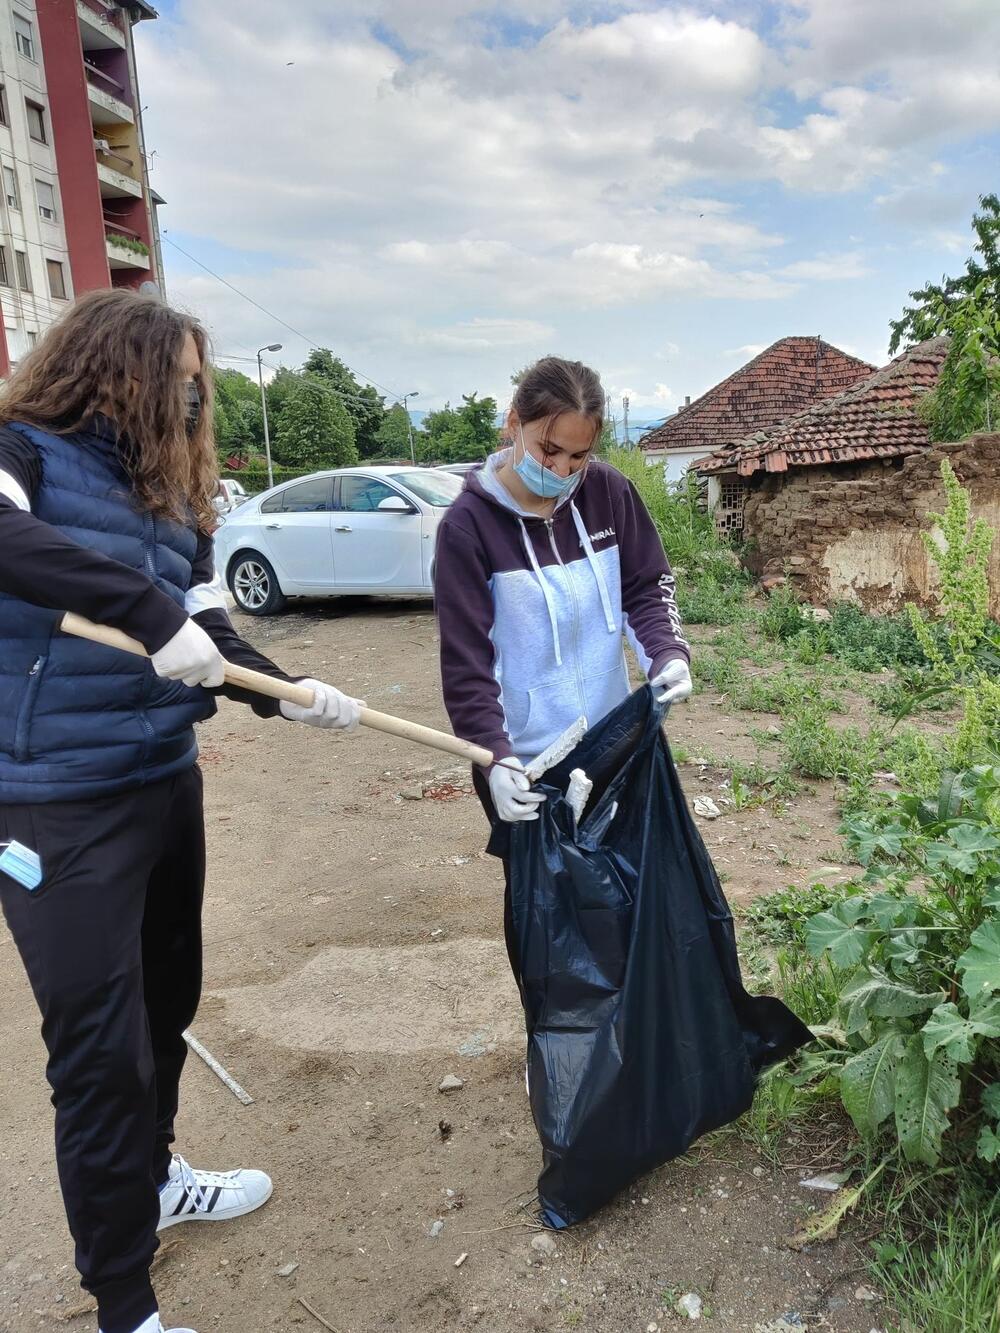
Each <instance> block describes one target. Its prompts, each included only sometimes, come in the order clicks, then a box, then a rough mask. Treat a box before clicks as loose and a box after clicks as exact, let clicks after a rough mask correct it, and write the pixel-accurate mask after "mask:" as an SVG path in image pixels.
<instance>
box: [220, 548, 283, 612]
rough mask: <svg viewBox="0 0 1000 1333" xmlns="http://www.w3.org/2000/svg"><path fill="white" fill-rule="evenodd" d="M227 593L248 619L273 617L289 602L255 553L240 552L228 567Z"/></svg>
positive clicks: (272, 573)
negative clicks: (251, 617) (232, 597)
mask: <svg viewBox="0 0 1000 1333" xmlns="http://www.w3.org/2000/svg"><path fill="white" fill-rule="evenodd" d="M229 591H230V592H231V593H232V594H233V596H234V597H235V598H236V605H237V606H238V607H239V608H240V610H241V611H245V612H246V613H247V615H248V616H273V615H275V614H276V613H277V612H278V611H282V610H284V608H285V606H286V605H287V602H288V599H287V598H286V597H285V595H284V593H283V592H282V591H281V588H280V587H279V586H278V578H277V575H276V574H275V572H274V569H273V567H272V566H271V564H270V562H269V561H267V560H265V559H264V557H263V556H262V555H258V554H257V552H256V551H241V552H240V553H239V555H238V556H236V557H235V558H234V559H233V560H232V562H231V563H230V566H229Z"/></svg>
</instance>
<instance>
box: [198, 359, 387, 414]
mask: <svg viewBox="0 0 1000 1333" xmlns="http://www.w3.org/2000/svg"><path fill="white" fill-rule="evenodd" d="M213 359H214V360H216V361H252V362H253V364H254V365H256V364H257V358H256V357H255V356H223V355H221V353H217V354H216V355H215V356H214V358H213ZM260 364H261V365H262V366H266V367H267V369H268V370H273V371H274V373H275V374H276V375H277V374H280V373H281V371H282V370H286V369H287V367H286V366H272V365H271V363H270V361H261V363H260ZM290 373H291V374H293V375H301V372H299V371H295V370H293V371H291V372H290ZM307 373H308V372H307ZM247 378H248V379H249V376H247ZM309 383H310V384H315V385H316V386H317V388H319V389H322V391H323V392H324V393H332V394H334V395H335V396H336V397H337V398H342V399H343V400H344V401H345V402H351V403H364V405H365V406H366V407H371V406H372V401H371V399H370V398H363V397H362V396H361V395H360V394H357V393H345V391H344V390H343V389H338V388H337V387H336V386H335V385H333V384H327V382H326V380H325V379H324V378H323V376H322V375H317V374H309ZM391 396H392V395H390V397H391ZM393 403H399V404H400V406H402V399H400V398H394V399H393Z"/></svg>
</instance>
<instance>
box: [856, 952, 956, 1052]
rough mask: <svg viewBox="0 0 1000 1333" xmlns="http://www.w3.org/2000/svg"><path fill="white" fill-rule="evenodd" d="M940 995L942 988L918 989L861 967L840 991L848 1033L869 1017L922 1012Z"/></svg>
mask: <svg viewBox="0 0 1000 1333" xmlns="http://www.w3.org/2000/svg"><path fill="white" fill-rule="evenodd" d="M943 998H944V993H943V992H942V991H918V990H912V989H911V988H910V987H909V986H903V985H900V983H899V982H897V981H892V980H891V979H890V978H889V977H887V976H886V975H885V973H884V972H879V971H878V970H877V969H876V968H873V967H867V968H865V967H862V968H859V969H858V970H857V972H855V974H854V976H853V977H851V979H850V981H849V982H848V983H847V985H846V986H845V987H844V989H843V990H842V991H841V993H840V1004H841V1006H842V1007H843V1008H844V1009H845V1010H846V1021H845V1024H844V1028H845V1030H846V1032H847V1034H848V1036H850V1035H852V1034H853V1033H855V1032H860V1031H861V1029H862V1028H863V1027H864V1026H865V1024H866V1023H867V1022H868V1020H869V1019H870V1018H911V1017H912V1016H913V1015H914V1014H922V1013H926V1011H927V1010H928V1009H933V1008H934V1006H935V1005H937V1004H939V1003H940V1002H941V1000H942V999H943Z"/></svg>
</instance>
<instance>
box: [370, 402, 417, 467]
mask: <svg viewBox="0 0 1000 1333" xmlns="http://www.w3.org/2000/svg"><path fill="white" fill-rule="evenodd" d="M376 438H377V440H378V456H379V457H381V458H409V456H410V418H409V416H408V415H407V413H406V411H405V410H404V409H403V408H402V407H401V406H400V404H399V403H394V404H393V406H392V407H390V408H389V410H388V412H386V414H385V417H384V418H383V420H382V424H381V426H379V428H378V435H377V437H376ZM413 438H414V441H416V439H417V433H416V432H414V437H413Z"/></svg>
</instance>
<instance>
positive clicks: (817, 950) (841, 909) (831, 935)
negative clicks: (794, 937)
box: [806, 898, 876, 967]
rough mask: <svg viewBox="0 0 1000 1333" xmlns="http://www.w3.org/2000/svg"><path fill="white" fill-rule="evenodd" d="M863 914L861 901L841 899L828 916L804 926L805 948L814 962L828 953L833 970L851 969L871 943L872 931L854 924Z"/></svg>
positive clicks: (862, 900)
mask: <svg viewBox="0 0 1000 1333" xmlns="http://www.w3.org/2000/svg"><path fill="white" fill-rule="evenodd" d="M866 911H867V904H866V903H865V901H864V899H862V898H845V899H844V901H843V902H841V903H837V905H836V907H832V908H831V909H830V910H829V911H828V912H820V913H819V914H818V915H817V916H814V917H811V918H810V919H809V921H807V922H806V948H807V949H808V950H809V952H810V953H811V954H812V955H813V957H814V958H818V957H819V956H820V955H821V954H824V953H828V954H829V955H830V959H831V961H832V962H833V963H834V965H835V966H836V967H853V966H854V965H855V964H856V963H860V962H861V960H862V958H864V957H865V956H866V954H867V953H868V952H869V950H870V949H871V947H872V945H873V944H874V943H875V939H876V934H875V932H874V931H873V930H865V929H864V928H863V927H861V926H859V925H858V924H857V923H858V921H859V920H860V919H861V917H863V916H864V914H865V912H866Z"/></svg>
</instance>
